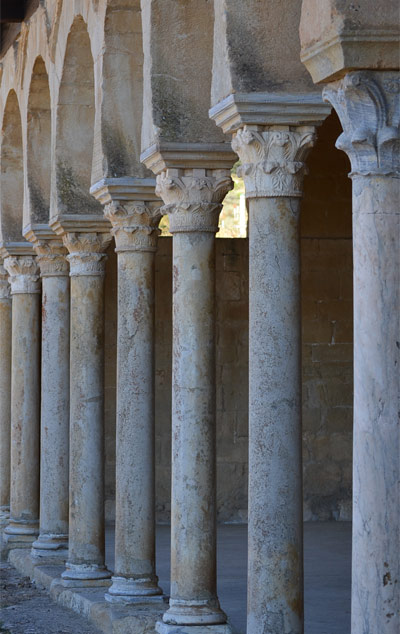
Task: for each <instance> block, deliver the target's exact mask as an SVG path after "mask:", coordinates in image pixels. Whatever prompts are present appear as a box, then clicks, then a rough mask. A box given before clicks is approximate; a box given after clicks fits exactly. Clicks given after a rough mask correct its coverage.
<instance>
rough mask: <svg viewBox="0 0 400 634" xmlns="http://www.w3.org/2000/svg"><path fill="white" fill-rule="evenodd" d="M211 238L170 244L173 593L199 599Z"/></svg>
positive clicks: (209, 554) (210, 522) (208, 545)
mask: <svg viewBox="0 0 400 634" xmlns="http://www.w3.org/2000/svg"><path fill="white" fill-rule="evenodd" d="M214 242H215V238H214V234H212V233H211V234H210V233H188V234H186V233H178V234H176V235H175V236H174V245H173V270H174V279H173V370H172V372H173V376H172V385H173V388H172V389H173V392H172V501H171V514H172V515H171V543H172V551H171V597H172V600H173V601H177V602H179V600H181V599H182V600H183V601H190V599H192V598H193V597H195V598H196V599H197V600H198V601H199V605H201V602H205V603H207V602H208V601H210V600H211V601H212V600H213V598H214V597H215V595H216V508H215V502H216V499H215V497H216V494H215V468H216V467H215V460H216V458H215V350H214V345H215V338H214V328H215V323H214V321H215V320H214V312H215V307H214V302H215V263H214ZM172 605H173V603H172ZM222 622H223V621H222Z"/></svg>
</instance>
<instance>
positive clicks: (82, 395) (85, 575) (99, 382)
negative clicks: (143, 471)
mask: <svg viewBox="0 0 400 634" xmlns="http://www.w3.org/2000/svg"><path fill="white" fill-rule="evenodd" d="M63 240H64V244H65V246H66V247H67V248H68V251H69V255H68V256H67V259H68V261H69V263H70V272H71V273H70V274H71V340H70V346H71V347H70V359H71V361H70V390H71V391H70V394H71V400H70V456H71V460H70V507H69V553H68V561H67V564H66V570H65V571H64V573H63V575H62V577H63V582H65V584H66V585H67V584H68V585H86V584H88V585H93V584H96V583H97V584H100V583H104V582H105V583H106V584H108V583H109V582H108V581H107V579H108V578H109V577H110V573H109V572H108V571H107V570H106V569H105V566H104V500H103V490H104V470H103V455H104V427H103V406H104V402H103V398H104V393H103V381H104V376H103V373H104V365H103V364H104V348H103V346H104V321H103V313H104V294H103V283H104V265H105V259H106V255H105V250H106V248H107V246H108V243H109V242H110V236H109V235H108V234H105V233H84V232H82V233H67V234H66V235H65V236H64V237H63Z"/></svg>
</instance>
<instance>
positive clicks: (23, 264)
mask: <svg viewBox="0 0 400 634" xmlns="http://www.w3.org/2000/svg"><path fill="white" fill-rule="evenodd" d="M4 268H5V269H6V271H7V272H8V274H9V276H10V284H11V294H12V295H15V294H18V293H40V291H41V287H40V275H39V267H38V263H37V259H36V257H35V256H31V255H18V256H9V257H7V258H5V260H4Z"/></svg>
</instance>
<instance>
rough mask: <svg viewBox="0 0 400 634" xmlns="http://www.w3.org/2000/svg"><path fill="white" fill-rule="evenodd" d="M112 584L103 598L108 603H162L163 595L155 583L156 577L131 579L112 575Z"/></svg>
mask: <svg viewBox="0 0 400 634" xmlns="http://www.w3.org/2000/svg"><path fill="white" fill-rule="evenodd" d="M111 580H112V585H111V586H110V588H109V589H108V592H107V593H106V594H105V595H104V598H105V599H106V601H108V602H109V603H163V602H164V596H163V593H162V590H161V588H160V587H159V586H158V585H157V577H155V579H151V578H149V577H145V578H142V579H133V578H131V577H112V578H111Z"/></svg>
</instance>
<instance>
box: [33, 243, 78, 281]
mask: <svg viewBox="0 0 400 634" xmlns="http://www.w3.org/2000/svg"><path fill="white" fill-rule="evenodd" d="M33 247H34V249H35V251H36V253H37V256H38V257H37V262H38V264H39V267H40V275H41V276H42V277H59V276H63V275H68V274H69V265H68V262H67V260H66V255H67V249H66V248H65V246H64V245H63V242H62V240H61V239H60V238H56V239H54V240H53V239H51V240H36V241H35V242H34V244H33Z"/></svg>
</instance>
